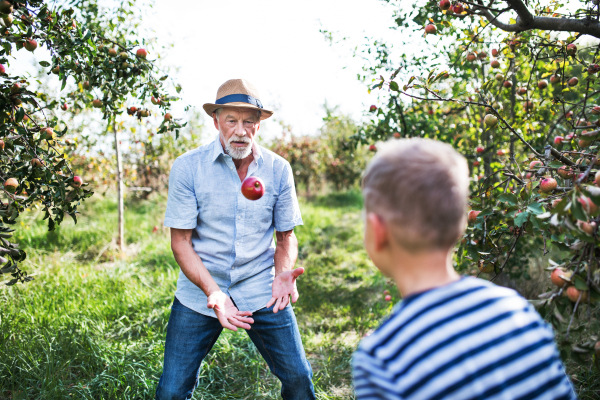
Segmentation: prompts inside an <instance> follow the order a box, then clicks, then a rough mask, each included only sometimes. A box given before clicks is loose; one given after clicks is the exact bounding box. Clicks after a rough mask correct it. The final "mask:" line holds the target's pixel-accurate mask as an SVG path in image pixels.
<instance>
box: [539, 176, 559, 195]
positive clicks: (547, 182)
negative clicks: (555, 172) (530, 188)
mask: <svg viewBox="0 0 600 400" xmlns="http://www.w3.org/2000/svg"><path fill="white" fill-rule="evenodd" d="M557 187H558V183H557V182H556V179H554V178H544V179H542V181H541V182H540V191H541V192H542V193H550V192H551V191H553V190H554V189H556V188H557Z"/></svg>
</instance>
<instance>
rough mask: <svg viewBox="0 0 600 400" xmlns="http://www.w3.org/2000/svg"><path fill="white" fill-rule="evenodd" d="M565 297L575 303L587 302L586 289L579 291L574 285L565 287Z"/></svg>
mask: <svg viewBox="0 0 600 400" xmlns="http://www.w3.org/2000/svg"><path fill="white" fill-rule="evenodd" d="M567 297H568V298H569V300H571V301H572V302H573V303H577V301H579V302H580V303H581V302H584V303H585V302H587V298H588V291H587V290H584V291H581V290H579V289H577V288H576V287H575V286H569V287H568V288H567Z"/></svg>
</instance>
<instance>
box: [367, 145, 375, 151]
mask: <svg viewBox="0 0 600 400" xmlns="http://www.w3.org/2000/svg"><path fill="white" fill-rule="evenodd" d="M369 150H370V151H377V146H375V145H374V144H372V145H370V146H369Z"/></svg>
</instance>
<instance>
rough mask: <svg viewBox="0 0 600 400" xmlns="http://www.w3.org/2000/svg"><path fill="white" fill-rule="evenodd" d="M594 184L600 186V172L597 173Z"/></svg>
mask: <svg viewBox="0 0 600 400" xmlns="http://www.w3.org/2000/svg"><path fill="white" fill-rule="evenodd" d="M594 183H595V184H596V186H600V171H598V172H596V175H595V176H594Z"/></svg>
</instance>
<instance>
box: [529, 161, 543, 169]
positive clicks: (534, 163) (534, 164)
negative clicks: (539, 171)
mask: <svg viewBox="0 0 600 400" xmlns="http://www.w3.org/2000/svg"><path fill="white" fill-rule="evenodd" d="M543 166H544V163H543V162H541V161H538V160H535V161H532V162H530V163H529V169H534V168H536V167H543Z"/></svg>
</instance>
